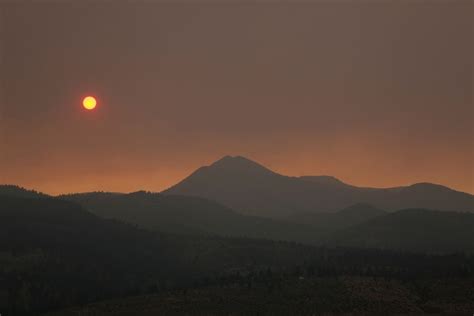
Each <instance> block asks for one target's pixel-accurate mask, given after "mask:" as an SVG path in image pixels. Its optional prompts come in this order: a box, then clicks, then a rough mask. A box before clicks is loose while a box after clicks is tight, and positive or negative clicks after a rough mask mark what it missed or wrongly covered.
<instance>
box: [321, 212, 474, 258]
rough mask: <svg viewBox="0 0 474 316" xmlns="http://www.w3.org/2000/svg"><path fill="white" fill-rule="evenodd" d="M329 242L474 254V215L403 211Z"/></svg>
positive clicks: (352, 230) (361, 225)
mask: <svg viewBox="0 0 474 316" xmlns="http://www.w3.org/2000/svg"><path fill="white" fill-rule="evenodd" d="M329 243H330V244H332V245H341V246H347V247H365V248H381V249H398V250H404V251H415V252H417V251H422V252H456V251H468V252H474V214H470V213H457V212H441V211H430V210H422V209H407V210H401V211H397V212H394V213H391V214H387V215H384V216H378V217H376V218H374V219H372V220H369V221H367V222H364V223H361V224H359V225H355V226H353V227H350V228H347V229H345V230H342V231H340V232H337V233H335V234H333V235H332V236H331V238H330V241H329Z"/></svg>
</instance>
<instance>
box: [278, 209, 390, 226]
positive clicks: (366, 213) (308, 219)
mask: <svg viewBox="0 0 474 316" xmlns="http://www.w3.org/2000/svg"><path fill="white" fill-rule="evenodd" d="M386 214H387V212H385V211H382V210H380V209H378V208H375V207H373V206H371V205H369V204H365V203H358V204H354V205H352V206H349V207H347V208H344V209H342V210H340V211H337V212H333V213H328V212H326V213H295V214H292V215H291V216H289V217H288V218H287V220H288V221H291V222H295V223H301V224H306V225H311V226H313V227H314V228H315V229H318V230H319V231H325V232H331V231H333V230H340V229H343V228H347V227H350V226H354V225H357V224H360V223H363V222H366V221H368V220H370V219H372V218H375V217H377V216H383V215H386Z"/></svg>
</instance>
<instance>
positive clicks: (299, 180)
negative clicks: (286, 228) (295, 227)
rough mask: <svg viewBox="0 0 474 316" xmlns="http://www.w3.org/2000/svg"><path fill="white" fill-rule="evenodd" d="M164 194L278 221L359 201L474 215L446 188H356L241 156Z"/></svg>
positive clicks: (469, 202)
mask: <svg viewBox="0 0 474 316" xmlns="http://www.w3.org/2000/svg"><path fill="white" fill-rule="evenodd" d="M162 193H163V194H174V195H189V196H198V197H203V198H207V199H210V200H214V201H217V202H219V203H221V204H223V205H226V206H228V207H230V208H232V209H234V210H236V211H239V212H241V213H245V214H250V215H257V216H265V217H274V218H278V217H288V216H290V215H292V214H295V213H317V212H335V211H337V210H340V209H343V208H346V207H348V206H350V205H353V204H357V203H368V204H371V205H373V206H374V207H376V208H380V209H383V210H387V211H395V210H399V209H404V208H426V209H438V210H446V211H466V212H474V196H472V195H471V194H467V193H463V192H458V191H454V190H451V189H449V188H447V187H444V186H441V185H436V184H431V183H418V184H414V185H411V186H406V187H396V188H385V189H376V188H362V187H355V186H352V185H348V184H345V183H343V182H341V181H339V180H337V179H335V178H333V177H329V176H305V177H289V176H284V175H280V174H278V173H275V172H273V171H271V170H269V169H267V168H265V167H264V166H262V165H260V164H258V163H256V162H253V161H251V160H249V159H246V158H244V157H240V156H236V157H231V156H226V157H224V158H222V159H220V160H218V161H216V162H214V163H213V164H211V165H210V166H206V167H201V168H199V169H197V170H196V171H195V172H193V173H192V174H191V175H190V176H189V177H187V178H185V179H184V180H182V181H181V182H179V183H178V184H176V185H174V186H172V187H171V188H169V189H167V190H165V191H163V192H162Z"/></svg>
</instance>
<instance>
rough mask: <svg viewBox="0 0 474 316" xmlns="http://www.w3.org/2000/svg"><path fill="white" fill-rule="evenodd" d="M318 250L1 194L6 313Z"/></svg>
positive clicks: (277, 262)
mask: <svg viewBox="0 0 474 316" xmlns="http://www.w3.org/2000/svg"><path fill="white" fill-rule="evenodd" d="M311 256H313V257H314V256H315V248H311V247H306V246H302V245H296V244H295V243H283V242H279V243H276V242H272V241H263V240H251V239H225V238H217V237H204V236H196V235H195V236H184V235H171V234H161V233H156V232H150V231H146V230H142V229H138V228H136V227H134V226H132V225H130V224H124V223H121V222H118V221H116V220H106V219H103V218H100V217H98V216H96V215H94V214H92V213H90V212H88V211H87V210H85V209H84V207H82V206H81V205H79V204H77V203H75V202H71V201H65V200H61V199H57V198H38V197H35V198H19V197H14V196H6V195H0V263H1V264H0V280H1V282H0V312H1V313H2V314H4V313H6V312H8V314H9V315H24V314H28V315H30V314H31V315H37V314H42V313H41V312H44V311H46V310H50V309H57V308H60V307H65V306H71V305H82V304H84V303H86V302H90V301H95V300H99V299H106V298H110V297H124V296H127V295H136V294H139V293H147V292H149V291H150V289H152V290H154V291H157V290H158V289H173V288H177V287H181V286H187V287H191V286H195V285H196V284H199V282H203V281H205V280H208V279H209V277H211V276H218V275H223V274H224V273H232V272H235V271H242V272H243V273H244V272H245V271H247V269H260V268H264V267H265V268H267V267H269V268H270V267H272V268H273V267H284V266H295V265H298V264H302V263H303V262H305V261H309V258H310V257H311Z"/></svg>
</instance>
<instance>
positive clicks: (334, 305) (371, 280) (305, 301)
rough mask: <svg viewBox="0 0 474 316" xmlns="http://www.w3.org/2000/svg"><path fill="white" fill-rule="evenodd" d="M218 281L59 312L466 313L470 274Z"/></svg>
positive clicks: (472, 303) (266, 276)
mask: <svg viewBox="0 0 474 316" xmlns="http://www.w3.org/2000/svg"><path fill="white" fill-rule="evenodd" d="M225 281H226V282H221V283H220V284H218V285H212V286H203V287H198V288H194V289H190V290H186V291H184V290H179V291H169V292H164V293H160V294H154V295H146V296H136V297H131V298H128V299H121V300H110V301H106V302H100V303H96V304H90V305H87V306H84V307H76V308H71V309H66V310H63V311H59V312H56V313H51V314H48V315H49V316H63V315H83V316H92V315H122V316H128V315H130V316H132V315H138V314H139V315H144V316H148V315H208V316H213V315H216V316H217V315H219V316H220V315H288V316H290V315H302V316H303V315H308V316H309V315H366V316H368V315H371V316H379V315H425V314H428V315H433V314H434V315H441V314H442V315H470V314H471V311H472V310H474V291H472V290H470V289H472V288H473V287H474V279H472V278H441V279H424V280H420V281H418V282H417V283H413V282H410V281H401V280H396V279H387V278H381V277H360V276H357V277H356V276H342V277H320V276H316V275H309V274H308V273H305V272H304V271H301V272H300V274H298V273H295V272H293V273H286V274H284V273H275V272H269V273H268V272H266V273H263V274H258V275H255V276H253V277H252V278H249V277H240V278H239V277H230V278H227V280H225Z"/></svg>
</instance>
